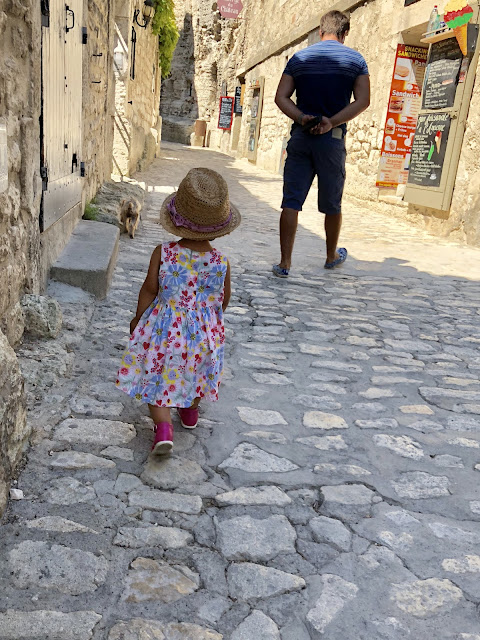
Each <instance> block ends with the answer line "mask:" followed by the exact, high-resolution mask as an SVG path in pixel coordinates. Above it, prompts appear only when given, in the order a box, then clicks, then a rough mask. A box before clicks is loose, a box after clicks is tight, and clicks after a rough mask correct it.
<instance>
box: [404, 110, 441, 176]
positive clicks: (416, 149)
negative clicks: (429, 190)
mask: <svg viewBox="0 0 480 640" xmlns="http://www.w3.org/2000/svg"><path fill="white" fill-rule="evenodd" d="M449 133H450V115H449V114H448V113H422V114H420V116H419V117H418V122H417V130H416V132H415V138H414V140H413V146H412V161H411V165H410V171H409V174H408V184H417V185H421V186H422V187H439V186H440V181H441V179H442V170H443V163H444V160H445V150H446V148H447V142H448V134H449Z"/></svg>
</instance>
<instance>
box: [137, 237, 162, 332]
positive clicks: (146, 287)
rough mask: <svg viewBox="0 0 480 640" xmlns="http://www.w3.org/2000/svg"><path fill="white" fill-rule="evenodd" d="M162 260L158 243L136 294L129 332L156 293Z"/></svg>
mask: <svg viewBox="0 0 480 640" xmlns="http://www.w3.org/2000/svg"><path fill="white" fill-rule="evenodd" d="M161 261H162V247H161V245H159V246H158V247H157V248H156V249H155V250H154V252H153V253H152V257H151V258H150V266H149V267H148V273H147V277H146V278H145V282H144V283H143V284H142V288H141V289H140V293H139V294H138V305H137V313H136V315H135V317H134V318H133V320H132V321H131V322H130V333H133V331H134V330H135V327H136V326H137V324H138V321H139V320H140V318H141V317H142V316H143V314H144V313H145V311H146V310H147V309H148V307H149V306H150V305H151V304H152V302H153V301H154V300H155V298H156V297H157V294H158V272H159V270H160V264H161Z"/></svg>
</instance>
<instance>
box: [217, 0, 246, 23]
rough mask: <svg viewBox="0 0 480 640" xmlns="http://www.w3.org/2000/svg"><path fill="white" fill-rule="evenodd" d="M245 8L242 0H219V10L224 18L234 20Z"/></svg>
mask: <svg viewBox="0 0 480 640" xmlns="http://www.w3.org/2000/svg"><path fill="white" fill-rule="evenodd" d="M242 9H243V4H242V0H219V2H218V10H219V11H220V15H221V16H222V18H230V19H232V20H234V19H235V18H238V14H239V13H240V11H241V10H242Z"/></svg>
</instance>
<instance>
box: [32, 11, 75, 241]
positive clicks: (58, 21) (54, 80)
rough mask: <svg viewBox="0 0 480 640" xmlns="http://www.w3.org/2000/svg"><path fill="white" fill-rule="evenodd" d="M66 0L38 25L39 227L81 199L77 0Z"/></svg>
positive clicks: (55, 219)
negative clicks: (39, 64) (39, 59)
mask: <svg viewBox="0 0 480 640" xmlns="http://www.w3.org/2000/svg"><path fill="white" fill-rule="evenodd" d="M67 2H68V3H65V0H50V6H49V19H48V20H47V21H46V22H47V23H48V26H45V23H44V26H43V27H42V159H41V164H42V179H43V200H42V218H41V230H42V231H44V230H45V229H47V228H48V227H50V226H51V225H52V224H54V223H55V222H56V221H57V220H59V219H60V218H61V217H62V216H63V215H64V214H65V213H67V211H69V210H70V209H72V207H74V206H75V205H77V204H78V203H79V202H81V199H82V179H81V177H80V159H81V151H82V67H83V65H82V24H83V0H67Z"/></svg>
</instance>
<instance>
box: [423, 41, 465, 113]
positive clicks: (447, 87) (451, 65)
mask: <svg viewBox="0 0 480 640" xmlns="http://www.w3.org/2000/svg"><path fill="white" fill-rule="evenodd" d="M462 60H463V54H462V52H461V50H460V47H459V46H458V42H457V41H456V39H455V38H448V40H441V41H440V42H435V43H434V44H432V49H431V51H430V56H429V58H428V64H427V72H426V74H425V86H424V90H423V108H424V109H447V108H448V107H453V104H454V102H455V95H456V93H457V84H458V79H459V73H460V66H461V64H462Z"/></svg>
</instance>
